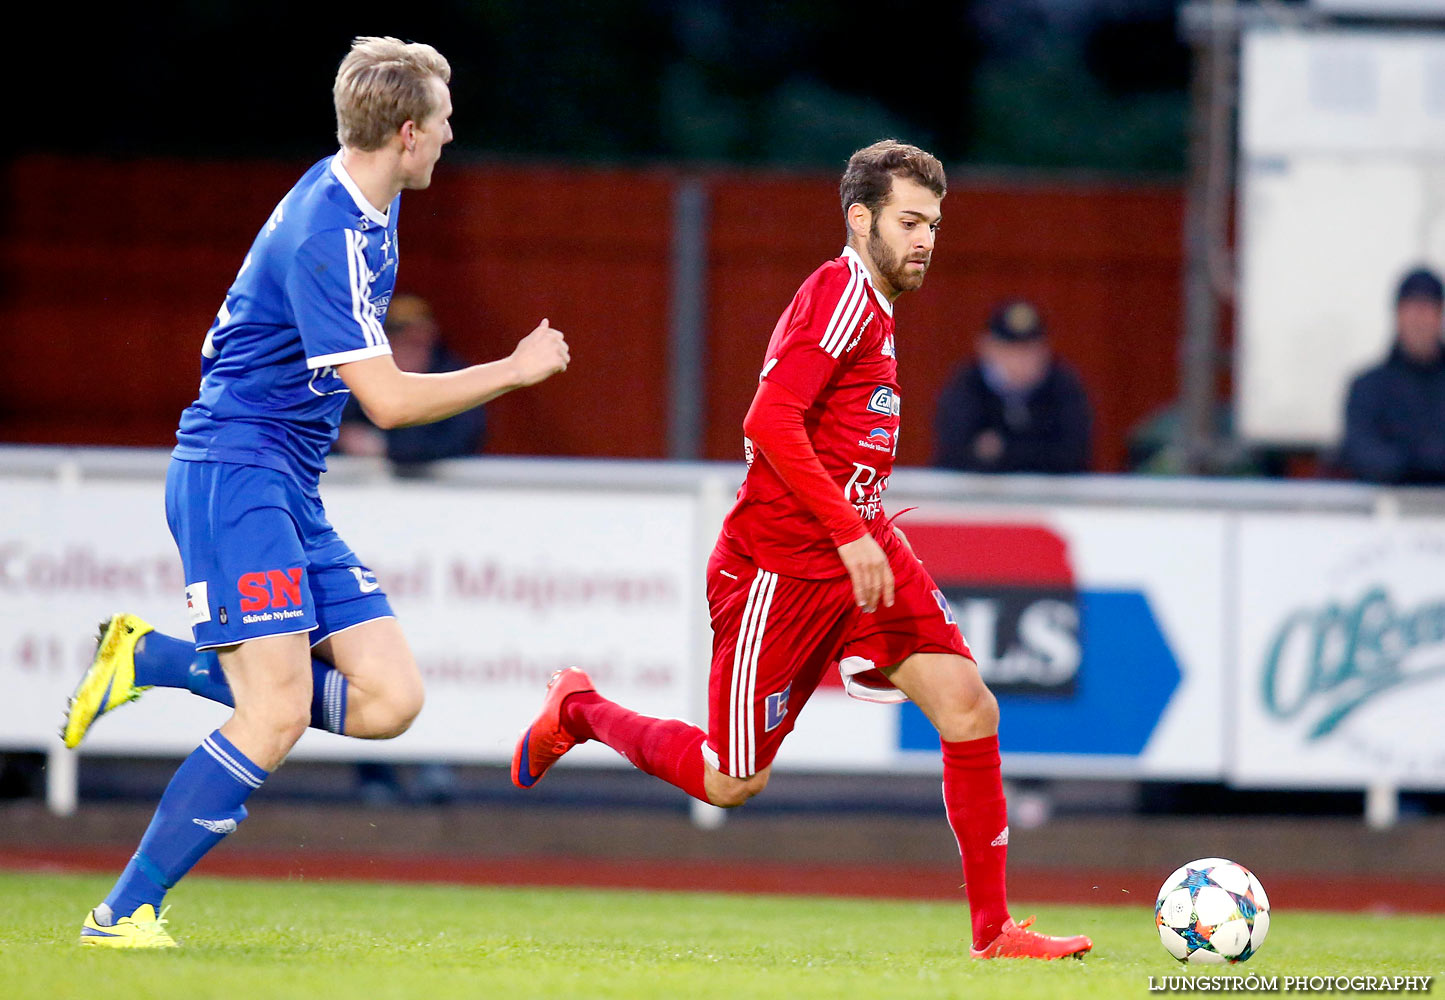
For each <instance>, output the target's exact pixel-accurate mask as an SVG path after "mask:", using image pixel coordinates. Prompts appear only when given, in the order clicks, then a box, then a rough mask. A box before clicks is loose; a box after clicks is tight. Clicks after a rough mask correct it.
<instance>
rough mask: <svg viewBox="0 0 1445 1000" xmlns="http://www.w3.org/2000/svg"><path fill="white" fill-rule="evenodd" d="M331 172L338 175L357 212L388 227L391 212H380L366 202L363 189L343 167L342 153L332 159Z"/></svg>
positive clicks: (379, 224)
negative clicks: (354, 203) (388, 217)
mask: <svg viewBox="0 0 1445 1000" xmlns="http://www.w3.org/2000/svg"><path fill="white" fill-rule="evenodd" d="M331 172H332V173H333V174H335V175H336V179H337V180H339V181H340V182H341V186H342V187H344V188H346V193H347V194H349V195H351V200H352V201H354V202H356V208H357V211H359V212H360V213H361V214H362V215H364V216H366V217H367V218H368V219H370V220H371V221H372V222H374V223H376V224H377V225H378V226H385V225H386V223H387V216H388V214H389V211H388V212H378V211H377V210H376V206H375V205H373V204H372V203H371V202H369V201H367V200H366V195H364V194H362V193H361V188H359V187H357V186H356V182H355V181H354V180H352V179H351V175H350V174H348V173H347V172H346V168H345V167H343V166H342V165H341V154H340V153H337V154H336V155H335V156H333V157H332V158H331Z"/></svg>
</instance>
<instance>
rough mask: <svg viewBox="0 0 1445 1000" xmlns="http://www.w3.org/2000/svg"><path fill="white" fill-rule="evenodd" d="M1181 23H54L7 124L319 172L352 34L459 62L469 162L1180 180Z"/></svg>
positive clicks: (648, 2) (340, 9) (960, 14)
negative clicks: (889, 158)
mask: <svg viewBox="0 0 1445 1000" xmlns="http://www.w3.org/2000/svg"><path fill="white" fill-rule="evenodd" d="M41 14H42V19H43V20H44V19H46V18H45V12H44V11H41ZM1176 18H1177V13H1176V3H1175V0H959V2H954V3H946V2H945V3H941V4H920V5H888V4H877V3H872V4H864V3H858V2H854V0H841V2H839V0H833V2H825V0H782V2H772V3H769V2H764V0H677V2H664V0H613V2H604V0H549V2H546V3H527V2H503V0H490V2H486V0H473V2H462V0H437V2H424V0H414V2H412V3H410V4H396V3H389V4H380V3H374V2H370V0H362V2H354V3H348V4H338V5H332V4H324V5H323V4H318V3H307V2H302V0H290V2H281V0H167V2H161V3H154V4H150V5H138V6H134V7H128V8H122V7H114V6H112V7H108V8H106V9H104V10H100V11H98V12H95V13H93V14H92V13H89V12H87V13H85V14H84V15H83V16H82V15H80V14H79V13H78V12H76V11H74V10H73V9H59V8H57V9H56V10H55V11H54V12H53V13H52V14H50V15H49V18H48V19H49V20H50V23H49V25H48V26H47V27H44V28H41V29H39V30H38V31H33V32H31V33H29V37H31V38H32V39H35V40H36V42H35V43H32V44H29V45H26V46H24V48H25V50H26V51H25V53H24V54H22V55H20V57H19V59H20V63H21V70H20V75H19V77H18V79H20V80H29V81H30V82H31V84H32V86H31V87H26V88H22V89H14V90H12V101H11V110H12V114H14V113H16V112H22V111H23V110H24V109H25V108H26V107H27V106H28V107H29V108H30V109H31V110H32V111H37V112H42V114H43V123H42V124H40V125H39V126H37V127H26V128H22V129H20V130H18V145H19V147H20V149H21V150H22V151H45V152H72V153H101V154H107V155H120V156H135V155H150V154H166V155H182V156H199V157H210V158H214V157H226V158H230V157H247V158H250V157H267V158H270V157H278V156H287V157H289V156H308V157H309V156H313V155H318V154H320V153H323V152H324V151H325V150H326V149H327V148H328V147H329V145H330V140H329V136H330V134H331V132H332V130H333V128H334V125H333V120H332V111H331V106H330V85H331V81H332V78H333V76H334V73H335V69H336V64H337V63H338V62H339V60H340V59H341V57H342V56H343V55H344V54H345V51H346V48H347V45H348V43H349V40H350V38H351V36H353V35H356V34H394V35H399V36H401V37H404V38H409V39H416V40H422V41H429V42H432V43H433V44H435V45H436V46H437V47H438V48H439V49H440V50H441V51H442V52H443V53H444V54H445V55H446V56H447V57H448V59H449V60H450V61H451V63H452V66H453V71H454V76H453V94H454V100H455V105H456V115H455V117H454V118H453V125H454V127H455V129H456V134H457V142H456V146H455V147H454V153H460V154H462V155H463V156H470V157H475V158H521V159H527V160H539V159H561V160H567V161H572V162H578V161H582V162H604V161H605V162H624V163H638V162H655V161H683V162H696V163H739V164H750V165H758V164H769V165H780V166H819V167H828V168H832V167H835V166H836V165H837V164H838V162H840V160H841V159H842V158H844V157H846V156H847V154H848V153H849V152H851V150H853V149H854V148H856V147H857V146H858V145H860V144H862V143H865V142H868V141H871V140H872V139H874V138H877V137H880V136H883V135H895V136H899V137H901V138H906V139H909V140H911V141H915V142H918V143H920V144H924V145H927V146H929V147H930V148H932V149H933V150H935V151H936V152H938V153H939V154H940V155H941V156H943V157H944V158H945V161H946V162H948V163H949V164H950V165H951V166H954V165H965V164H967V165H974V166H979V167H1033V168H1084V169H1093V170H1104V171H1111V172H1112V171H1118V172H1126V173H1130V172H1148V173H1163V174H1178V173H1180V172H1181V171H1182V169H1183V158H1184V147H1185V119H1186V113H1187V100H1186V90H1187V81H1188V70H1189V53H1188V49H1187V48H1186V47H1185V46H1184V45H1183V44H1182V43H1181V41H1180V40H1179V36H1178V32H1177V28H1176ZM42 41H43V43H44V44H43V45H41V44H39V43H40V42H42ZM23 95H28V97H26V96H23ZM32 102H33V103H32ZM51 108H53V109H54V110H55V111H56V112H57V114H56V115H55V116H54V117H53V118H52V117H51V116H50V115H49V113H48V111H49V109H51Z"/></svg>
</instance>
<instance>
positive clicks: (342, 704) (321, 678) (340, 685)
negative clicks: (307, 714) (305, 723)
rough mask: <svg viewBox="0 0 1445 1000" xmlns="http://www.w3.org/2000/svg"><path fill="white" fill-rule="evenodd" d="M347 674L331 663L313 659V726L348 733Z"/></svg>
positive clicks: (330, 731)
mask: <svg viewBox="0 0 1445 1000" xmlns="http://www.w3.org/2000/svg"><path fill="white" fill-rule="evenodd" d="M350 688H351V685H350V683H349V682H348V681H347V680H346V675H345V674H343V673H342V672H341V671H340V670H337V669H336V668H335V667H333V666H332V665H331V664H329V663H323V662H322V661H320V660H312V661H311V728H312V729H324V730H326V731H327V732H328V733H341V734H342V735H345V734H346V696H347V694H348V693H349V692H350Z"/></svg>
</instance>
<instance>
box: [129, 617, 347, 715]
mask: <svg viewBox="0 0 1445 1000" xmlns="http://www.w3.org/2000/svg"><path fill="white" fill-rule="evenodd" d="M135 682H136V684H137V685H138V686H140V687H169V688H184V689H186V690H187V691H190V692H191V693H192V694H198V695H200V696H201V697H202V698H206V699H209V700H210V701H216V702H220V703H221V704H222V705H226V706H229V707H231V708H234V707H235V706H236V699H235V697H234V696H233V695H232V694H231V685H230V684H228V683H227V682H226V675H225V674H224V673H223V672H222V671H221V660H220V658H219V657H218V656H216V653H215V651H214V650H210V649H206V650H202V651H200V652H197V651H196V647H195V645H194V644H193V643H190V642H187V641H186V640H184V639H176V638H173V637H171V636H168V635H162V634H161V633H159V632H148V633H146V634H145V635H143V636H141V640H140V642H139V643H137V644H136V648H135ZM349 688H350V685H349V684H348V683H347V680H346V677H345V676H344V675H343V674H342V673H341V672H340V671H339V670H337V669H336V668H335V667H333V666H332V665H331V664H329V663H326V662H324V661H322V660H312V661H311V728H312V729H324V730H325V731H326V732H328V733H345V732H346V697H347V694H348V693H349Z"/></svg>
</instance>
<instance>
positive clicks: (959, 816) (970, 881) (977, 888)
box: [940, 735, 1008, 948]
mask: <svg viewBox="0 0 1445 1000" xmlns="http://www.w3.org/2000/svg"><path fill="white" fill-rule="evenodd" d="M940 742H941V743H942V744H943V807H944V809H946V810H947V811H948V825H949V826H951V827H953V835H954V837H956V838H957V839H958V852H959V854H961V855H962V856H963V878H964V884H965V886H966V887H967V891H968V908H969V912H970V913H971V914H972V915H973V946H974V947H975V948H982V947H983V946H984V945H986V944H988V943H989V942H990V941H992V940H993V939H994V938H996V937H998V932H999V931H1000V930H1002V929H1003V922H1004V921H1005V920H1007V919H1008V894H1007V892H1006V891H1005V889H1004V871H1005V868H1006V867H1007V864H1008V808H1007V806H1006V804H1005V803H1004V797H1003V775H1002V774H1001V773H1000V772H999V758H998V736H997V735H994V736H985V737H983V738H982V739H977V740H961V741H959V742H957V743H950V742H949V741H948V740H940Z"/></svg>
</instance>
